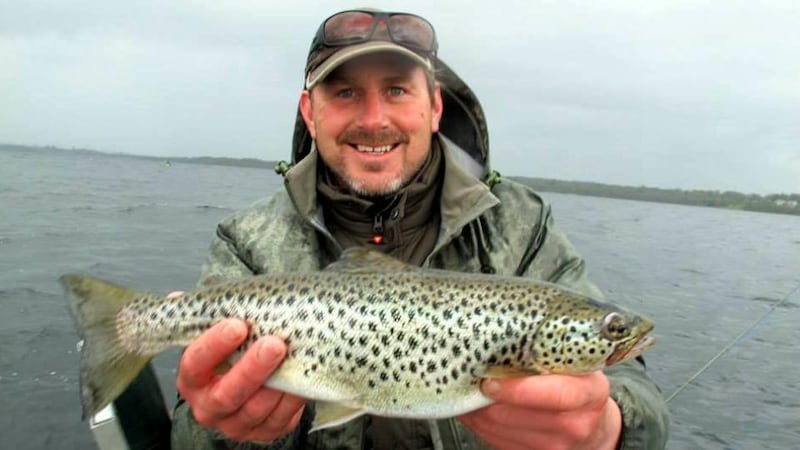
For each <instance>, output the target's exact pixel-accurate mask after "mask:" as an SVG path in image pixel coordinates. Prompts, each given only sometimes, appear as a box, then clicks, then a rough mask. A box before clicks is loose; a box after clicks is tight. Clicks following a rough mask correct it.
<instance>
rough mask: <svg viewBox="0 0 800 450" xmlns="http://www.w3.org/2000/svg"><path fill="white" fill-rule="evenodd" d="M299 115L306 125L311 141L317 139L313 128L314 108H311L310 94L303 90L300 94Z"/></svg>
mask: <svg viewBox="0 0 800 450" xmlns="http://www.w3.org/2000/svg"><path fill="white" fill-rule="evenodd" d="M300 114H301V115H302V116H303V121H304V122H305V123H306V128H308V133H309V134H310V135H311V139H316V138H317V130H316V128H314V108H313V107H312V106H311V92H309V91H308V90H304V91H303V92H301V93H300Z"/></svg>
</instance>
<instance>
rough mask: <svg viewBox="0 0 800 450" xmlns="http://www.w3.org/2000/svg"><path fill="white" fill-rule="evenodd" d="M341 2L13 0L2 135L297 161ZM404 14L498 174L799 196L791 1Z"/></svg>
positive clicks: (1, 29)
mask: <svg viewBox="0 0 800 450" xmlns="http://www.w3.org/2000/svg"><path fill="white" fill-rule="evenodd" d="M386 5H390V6H388V7H387V6H386ZM391 5H392V4H391V3H389V2H383V4H382V2H378V6H384V7H387V8H390V9H394V8H393V7H392V6H391ZM394 6H397V5H396V4H395V5H394ZM348 7H352V5H351V4H349V3H344V2H342V3H338V4H333V3H332V2H324V1H314V2H303V3H302V4H300V3H298V2H278V3H275V2H269V3H267V2H252V1H244V0H232V1H226V2H218V1H192V2H188V1H174V2H157V1H152V0H146V1H141V2H135V3H130V2H108V1H99V0H97V1H83V2H60V1H55V0H42V1H37V2H27V1H23V0H11V1H9V2H6V6H5V7H4V11H10V13H8V14H2V15H0V60H2V61H3V70H2V71H0V98H3V99H4V101H3V102H2V103H0V141H4V142H19V143H31V144H53V145H62V146H78V147H90V148H98V149H102V150H111V151H124V152H130V153H145V154H168V155H199V154H204V155H214V156H219V155H227V156H233V157H260V158H268V159H277V158H286V157H288V154H289V145H290V140H291V129H292V126H293V121H294V113H295V108H296V102H297V96H298V93H299V90H300V88H301V84H302V77H303V67H304V64H305V57H306V52H307V50H308V45H309V43H310V41H311V37H312V36H313V33H314V31H315V30H316V27H317V25H318V24H319V22H320V21H321V19H322V18H324V17H325V16H327V15H328V14H330V13H333V12H335V11H336V10H338V9H342V8H348ZM402 9H403V10H408V11H412V12H417V13H420V14H421V15H423V16H425V17H427V18H428V19H429V20H431V22H433V23H434V25H435V26H436V28H437V33H438V36H439V39H440V49H441V50H440V55H441V56H442V58H443V59H444V60H446V61H447V62H448V64H450V65H451V66H452V67H453V68H455V69H456V70H457V71H458V72H459V74H460V75H461V76H462V77H463V78H464V79H465V80H466V81H467V82H468V83H469V84H470V85H471V86H472V87H473V89H474V90H475V91H476V93H477V94H478V96H479V98H480V99H481V102H482V103H483V105H484V108H485V110H486V112H487V118H488V121H489V126H490V134H491V141H492V146H493V156H492V161H493V165H494V166H495V167H496V168H498V169H499V170H501V171H502V172H504V173H507V174H514V175H521V174H528V175H534V176H547V177H553V178H569V179H581V180H594V181H603V182H614V183H619V184H635V185H639V184H645V185H656V186H663V187H682V188H704V189H714V188H718V189H736V190H743V191H754V192H769V191H789V190H797V189H798V187H797V180H798V174H797V166H796V164H797V163H796V161H797V158H796V156H795V155H797V154H798V150H797V148H798V142H800V129H798V127H797V126H796V122H797V113H796V112H797V111H798V110H800V82H799V81H798V79H797V77H796V74H797V73H800V59H798V58H797V57H796V55H797V54H798V50H800V49H799V48H798V44H797V40H796V31H795V28H796V24H797V23H799V22H800V4H799V3H797V2H794V1H791V0H785V1H777V0H773V1H765V2H759V3H758V4H754V3H752V2H749V1H744V0H730V1H721V0H711V1H706V2H696V1H690V0H676V1H670V2H641V1H634V0H619V1H614V2H577V1H568V0H563V1H538V2H537V1H534V2H522V1H514V2H510V3H504V4H503V7H497V5H495V4H492V3H486V4H474V5H471V6H470V7H469V8H465V7H464V6H463V4H462V3H461V2H457V1H454V0H453V1H446V2H436V3H435V4H433V3H430V2H421V1H407V2H404V3H402ZM787 155H789V156H787Z"/></svg>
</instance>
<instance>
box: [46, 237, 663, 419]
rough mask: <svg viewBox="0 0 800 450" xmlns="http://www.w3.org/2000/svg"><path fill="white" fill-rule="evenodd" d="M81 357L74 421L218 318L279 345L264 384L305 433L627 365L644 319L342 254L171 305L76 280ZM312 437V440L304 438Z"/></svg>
mask: <svg viewBox="0 0 800 450" xmlns="http://www.w3.org/2000/svg"><path fill="white" fill-rule="evenodd" d="M61 281H62V283H63V284H64V286H65V288H66V291H67V293H68V297H69V300H70V305H71V309H72V312H73V315H74V316H75V318H76V321H77V325H78V331H79V334H80V335H81V338H82V339H83V340H84V344H83V347H82V351H81V373H80V379H81V400H82V405H83V414H84V418H86V417H88V416H91V415H94V414H95V413H97V412H98V411H99V410H100V409H102V408H103V407H105V406H106V405H107V404H109V403H110V402H112V401H113V400H114V399H115V398H116V397H117V396H119V395H120V394H121V393H122V392H123V391H124V390H125V388H126V387H127V386H128V385H129V384H130V382H131V381H133V379H134V378H135V377H136V376H137V375H138V373H139V372H140V371H141V370H142V369H143V368H144V367H145V366H146V365H147V363H148V361H150V359H151V358H152V357H153V356H155V355H156V354H158V353H160V352H162V351H164V350H166V349H168V348H170V347H174V346H184V345H188V344H189V343H190V342H192V340H194V339H195V338H197V337H198V336H199V335H200V334H201V333H202V332H203V331H205V330H207V329H208V328H209V327H211V326H212V325H214V324H215V323H217V322H218V321H220V320H222V319H224V318H228V317H234V318H238V319H241V320H244V321H246V322H247V323H248V324H249V325H250V334H249V336H248V339H247V341H246V343H245V344H244V345H243V346H242V348H241V349H240V350H239V352H237V354H235V355H234V356H233V357H232V358H231V363H234V362H235V361H236V360H237V359H238V358H239V357H240V356H241V354H242V352H244V351H245V350H246V349H247V347H248V346H249V345H251V344H252V343H253V342H255V341H256V340H257V339H258V338H260V337H261V336H265V335H269V334H272V335H276V336H279V337H280V338H282V339H283V340H284V341H286V343H287V344H288V348H289V351H288V354H287V356H286V358H285V359H284V361H283V362H282V363H281V365H280V366H279V368H278V369H277V370H276V372H275V373H274V374H273V375H272V376H271V377H270V378H269V380H268V381H267V383H266V385H267V386H269V387H271V388H275V389H278V390H281V391H285V392H290V393H292V394H296V395H299V396H302V397H305V398H308V399H313V400H315V401H316V402H317V417H316V419H315V423H314V429H313V430H317V429H322V428H327V427H331V426H336V425H339V424H342V423H344V422H347V421H348V420H351V419H354V418H356V417H358V416H360V415H362V414H374V415H380V416H388V417H405V418H427V419H433V418H444V417H452V416H456V415H460V414H463V413H466V412H469V411H472V410H475V409H478V408H481V407H484V406H486V405H489V404H490V403H491V402H492V400H490V399H489V398H487V397H485V396H483V395H482V394H481V391H480V389H479V384H480V381H481V379H482V378H486V377H509V376H528V375H536V374H547V373H556V374H582V373H587V372H591V371H594V370H599V369H602V368H603V367H606V366H608V365H611V364H615V363H618V362H620V361H623V360H626V359H629V358H632V357H635V356H637V355H639V354H641V353H642V352H643V351H644V350H646V349H647V348H649V347H650V346H651V345H652V344H653V342H654V340H653V338H652V337H650V336H648V335H647V334H648V333H649V332H650V331H651V330H652V329H653V324H652V322H650V321H649V320H647V319H645V318H643V317H641V316H639V315H636V314H634V313H631V312H628V311H625V310H623V309H621V308H619V307H616V306H613V305H611V304H608V303H603V302H599V301H597V300H593V299H591V298H588V297H586V296H584V295H581V294H578V293H576V292H573V291H570V290H568V289H565V288H564V287H561V286H558V285H555V284H551V283H546V282H541V281H535V280H531V279H526V278H520V277H503V276H497V275H484V274H473V273H460V272H450V271H444V270H429V269H420V268H418V267H414V266H410V265H407V264H405V263H402V262H400V261H397V260H395V259H393V258H390V257H388V256H385V255H383V254H381V253H379V252H375V251H372V250H368V249H350V250H347V251H345V252H344V253H343V255H342V258H341V259H340V260H339V261H337V262H334V263H333V264H331V265H330V266H328V267H327V268H325V269H324V270H322V271H320V272H309V273H283V274H269V275H259V276H254V277H250V278H246V279H242V280H239V281H235V282H232V283H225V284H219V285H216V286H212V287H209V288H206V289H201V290H196V291H192V292H186V293H183V294H182V295H179V296H177V297H171V298H166V297H165V296H163V295H156V294H145V293H139V292H134V291H132V290H130V289H127V288H124V287H121V286H117V285H114V284H111V283H108V282H106V281H102V280H99V279H96V278H92V277H89V276H84V275H64V276H63V277H61ZM313 430H312V431H313Z"/></svg>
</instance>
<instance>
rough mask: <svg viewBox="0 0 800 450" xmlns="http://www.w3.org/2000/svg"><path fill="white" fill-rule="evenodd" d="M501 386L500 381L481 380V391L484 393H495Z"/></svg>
mask: <svg viewBox="0 0 800 450" xmlns="http://www.w3.org/2000/svg"><path fill="white" fill-rule="evenodd" d="M501 388H502V386H500V382H499V381H497V380H492V379H489V380H486V381H484V382H483V393H484V394H487V395H494V394H497V393H498V392H500V389H501Z"/></svg>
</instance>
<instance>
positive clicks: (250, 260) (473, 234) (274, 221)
mask: <svg viewBox="0 0 800 450" xmlns="http://www.w3.org/2000/svg"><path fill="white" fill-rule="evenodd" d="M460 152H461V150H460V149H459V148H458V147H457V146H455V145H453V144H452V143H450V144H449V145H447V150H446V151H445V175H444V177H445V179H444V185H443V188H442V196H441V215H442V226H441V231H440V233H439V238H438V242H437V244H436V245H435V248H434V250H433V251H432V252H431V254H430V255H429V256H428V258H427V260H426V261H425V263H424V264H423V266H424V267H432V268H443V269H449V270H456V271H463V272H478V271H483V272H493V273H498V274H503V275H516V276H524V277H532V278H536V279H541V280H547V281H551V282H555V283H560V284H563V285H566V286H569V287H571V288H573V289H576V290H579V291H582V292H584V293H587V294H590V295H594V296H599V295H601V294H600V292H599V290H598V289H597V287H596V286H595V285H594V284H592V283H591V282H590V281H589V280H588V278H587V275H586V269H585V266H584V262H583V260H582V259H581V258H580V257H579V256H578V254H577V253H576V252H575V250H574V248H573V247H572V245H571V244H570V242H569V241H568V240H567V238H566V236H565V235H564V234H563V233H562V232H561V231H560V230H559V229H558V228H557V227H556V226H555V224H554V221H553V218H552V217H551V215H550V209H549V207H548V206H547V205H546V204H545V203H544V202H543V201H542V199H541V198H540V197H539V196H538V195H537V194H536V193H535V192H533V191H532V190H531V189H530V188H528V187H526V186H523V185H521V184H518V183H515V182H513V181H510V180H503V181H502V182H501V183H499V184H495V185H494V186H493V187H491V188H490V187H489V186H488V185H487V184H486V183H484V182H481V181H480V180H479V179H478V178H476V177H475V176H474V175H473V174H470V173H468V171H466V170H464V168H463V167H462V165H461V164H460V163H459V156H458V154H459V153H460ZM316 164H317V155H316V153H315V152H314V151H313V149H312V152H311V154H310V155H308V156H307V157H305V158H303V159H302V160H301V161H300V162H299V163H298V164H296V165H295V166H294V167H293V168H292V169H291V170H289V172H288V173H287V174H286V180H285V184H286V190H282V191H280V192H277V193H276V194H274V195H273V196H272V197H270V198H268V199H266V200H263V201H260V202H257V203H255V204H254V205H252V206H250V207H249V208H247V209H244V210H242V211H239V212H237V213H236V214H234V215H233V216H231V217H229V218H227V219H225V220H224V221H223V222H222V223H220V225H219V227H218V229H217V237H216V238H215V239H214V241H213V242H212V244H211V252H210V255H209V257H208V261H207V262H206V264H205V265H204V269H203V277H204V278H207V277H214V278H215V279H220V278H221V279H232V278H239V277H243V276H249V275H252V274H259V273H267V272H279V271H311V270H319V269H321V268H322V267H324V266H325V265H327V264H328V263H330V262H332V261H333V260H335V259H336V257H337V256H338V253H339V252H341V248H339V246H338V244H337V243H336V242H334V241H333V239H332V237H331V236H330V233H329V232H328V231H327V230H326V228H325V225H324V223H323V219H322V217H323V216H322V213H321V210H320V209H319V206H318V205H317V202H316V190H315V188H314V183H315V179H316V175H315V173H316ZM606 374H607V376H608V377H609V380H610V382H611V395H612V397H613V398H614V400H615V401H616V402H617V404H619V406H620V409H621V411H622V416H623V433H622V442H621V448H624V449H657V448H663V447H664V446H665V443H666V439H667V427H668V422H669V419H668V412H667V408H666V404H665V403H664V401H663V399H662V397H661V394H660V391H659V389H658V388H657V386H656V385H655V384H654V383H653V382H652V381H651V380H650V379H649V378H648V376H647V375H646V373H645V368H644V364H643V361H631V362H628V363H623V364H620V365H617V366H615V367H612V368H609V369H608V370H607V371H606ZM306 409H307V412H306V414H305V415H304V417H303V419H302V423H301V425H300V426H299V427H298V428H297V430H295V432H293V433H291V434H290V435H288V436H286V437H284V438H282V439H280V440H279V441H277V442H275V443H273V444H272V445H271V446H267V447H263V448H270V449H284V448H285V449H289V448H317V449H329V448H330V449H332V448H342V449H345V448H346V449H360V448H364V447H365V445H364V440H363V438H364V431H363V430H364V426H365V423H364V421H365V420H369V418H368V417H362V418H360V419H356V420H354V421H351V422H349V423H347V424H345V425H343V426H341V427H337V428H333V429H326V430H322V431H320V432H315V433H313V434H311V435H308V434H307V430H308V429H309V424H310V421H311V420H312V418H313V404H309V406H308V407H307V408H306ZM430 427H431V436H432V442H433V443H434V446H433V447H434V448H462V449H471V448H483V446H482V444H481V443H480V442H478V440H477V439H476V438H475V436H474V435H472V433H471V432H470V431H469V430H467V429H466V428H465V427H463V426H462V425H461V424H460V422H458V421H456V420H453V419H450V420H439V421H431V422H430ZM173 447H174V448H195V449H211V448H227V447H236V448H262V447H258V446H256V445H254V444H236V443H234V442H231V441H227V440H225V439H224V438H222V437H221V436H219V435H217V434H216V433H214V432H212V431H210V430H207V429H205V428H203V427H202V426H200V425H198V424H197V423H196V422H194V420H193V418H192V415H191V411H190V410H189V407H188V405H186V404H185V403H182V404H180V405H179V406H178V407H177V408H176V411H175V418H174V425H173Z"/></svg>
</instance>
